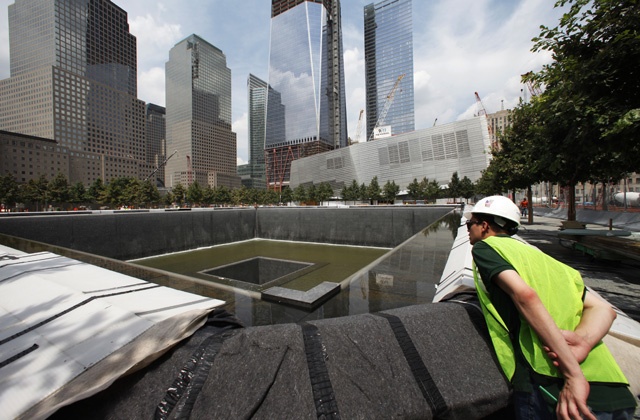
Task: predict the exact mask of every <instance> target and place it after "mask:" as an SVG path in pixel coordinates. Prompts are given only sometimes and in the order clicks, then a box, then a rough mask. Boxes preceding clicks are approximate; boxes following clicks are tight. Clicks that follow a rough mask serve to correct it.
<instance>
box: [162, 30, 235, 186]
mask: <svg viewBox="0 0 640 420" xmlns="http://www.w3.org/2000/svg"><path fill="white" fill-rule="evenodd" d="M165 68H166V79H165V83H166V96H167V103H166V105H167V106H166V124H167V150H171V151H172V153H173V151H175V150H177V151H178V153H177V155H176V156H174V157H173V158H171V159H170V160H169V161H168V162H167V166H166V170H165V185H166V186H167V187H174V186H176V185H177V184H178V183H180V184H182V185H183V186H185V187H187V186H189V185H191V184H192V183H193V182H194V181H198V184H200V185H201V186H205V185H211V186H212V187H215V186H219V185H224V186H227V187H230V188H231V187H239V186H240V178H239V177H238V176H237V171H236V133H234V132H232V131H231V124H232V121H231V70H230V69H229V68H228V67H227V58H226V56H225V55H224V53H223V52H222V51H220V50H219V49H218V48H216V47H214V46H213V45H211V44H210V43H208V42H207V41H205V40H204V39H202V38H200V37H199V36H197V35H190V36H188V37H187V38H185V39H183V40H182V41H180V42H178V43H177V44H176V45H175V46H174V47H173V48H172V49H171V51H169V61H168V62H167V63H166V66H165Z"/></svg>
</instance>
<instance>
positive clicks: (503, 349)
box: [474, 236, 627, 384]
mask: <svg viewBox="0 0 640 420" xmlns="http://www.w3.org/2000/svg"><path fill="white" fill-rule="evenodd" d="M484 242H485V243H486V244H488V245H489V246H491V247H492V248H493V249H494V250H495V251H496V252H497V253H498V254H499V255H500V256H501V257H502V258H504V259H505V261H507V262H508V263H509V264H511V265H512V266H513V267H514V269H515V270H516V271H517V272H518V274H519V275H520V277H522V279H523V280H524V281H525V282H526V283H527V284H528V285H529V286H531V287H532V288H533V289H534V290H536V292H537V294H538V296H539V297H540V300H541V301H542V303H543V304H544V306H545V308H546V309H547V310H548V311H549V313H550V314H551V316H552V318H553V319H554V320H555V322H556V325H557V326H558V327H559V328H560V329H563V330H569V331H574V330H575V328H576V327H577V325H578V323H579V322H580V318H581V316H582V308H583V302H582V295H583V292H584V283H583V281H582V277H581V276H580V273H579V272H578V271H576V270H574V269H573V268H571V267H569V266H567V265H565V264H563V263H561V262H559V261H557V260H555V259H553V258H551V257H550V256H548V255H546V254H544V253H543V252H541V251H540V250H538V249H537V248H534V247H532V246H531V245H528V244H526V243H523V242H520V241H518V240H516V239H514V238H510V237H504V236H491V237H489V238H486V239H484ZM474 281H475V284H476V289H477V291H478V297H479V300H480V303H481V306H482V309H483V314H484V317H485V320H486V322H487V327H488V329H489V334H490V336H491V340H492V342H493V346H494V348H495V351H496V355H497V357H498V360H499V362H500V366H501V367H502V370H503V371H504V373H505V375H506V376H507V377H508V378H509V379H511V378H513V375H514V373H515V352H514V350H513V346H512V341H511V338H510V335H509V331H508V329H507V326H506V324H505V323H504V321H503V320H502V318H501V317H500V315H499V314H498V311H497V310H496V308H495V307H494V306H493V304H492V303H491V300H490V298H489V295H488V292H487V290H486V289H485V288H484V284H483V283H482V280H481V279H480V278H479V275H478V270H477V268H476V266H475V263H474ZM520 319H521V321H522V322H521V327H520V334H519V337H518V342H519V345H520V348H521V350H522V354H523V356H524V357H525V359H526V360H527V361H528V362H529V365H531V367H532V368H533V369H534V370H535V371H536V372H537V373H539V374H541V375H546V376H554V377H559V378H561V377H562V374H561V373H560V372H559V371H558V369H557V368H556V367H555V366H553V363H552V362H551V360H550V359H549V358H548V357H547V354H546V352H545V351H544V349H543V348H542V343H541V341H540V339H539V338H538V336H537V334H535V332H534V331H533V329H532V328H531V327H530V326H529V324H528V323H527V322H526V321H524V319H523V318H522V317H521V318H520ZM580 367H581V369H582V372H583V373H584V375H585V377H586V378H587V380H588V381H590V382H609V383H624V384H626V383H627V380H626V378H625V377H624V374H623V373H622V371H621V370H620V367H619V366H618V364H617V363H616V361H615V360H614V358H613V356H612V355H611V353H610V352H609V349H608V348H607V347H606V345H605V344H604V343H603V342H602V341H600V343H598V344H597V345H596V346H595V347H594V348H593V349H592V350H591V352H590V353H589V355H588V356H587V358H586V359H585V360H584V361H583V362H582V363H581V364H580Z"/></svg>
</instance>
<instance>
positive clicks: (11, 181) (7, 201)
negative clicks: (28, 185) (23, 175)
mask: <svg viewBox="0 0 640 420" xmlns="http://www.w3.org/2000/svg"><path fill="white" fill-rule="evenodd" d="M19 200H20V188H19V187H18V182H17V181H16V179H15V178H14V176H13V175H11V174H9V173H7V174H6V175H2V176H0V205H2V206H3V207H5V208H8V209H11V208H13V207H14V206H15V205H16V203H17V202H18V201H19Z"/></svg>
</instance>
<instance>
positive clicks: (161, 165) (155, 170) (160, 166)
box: [144, 150, 178, 181]
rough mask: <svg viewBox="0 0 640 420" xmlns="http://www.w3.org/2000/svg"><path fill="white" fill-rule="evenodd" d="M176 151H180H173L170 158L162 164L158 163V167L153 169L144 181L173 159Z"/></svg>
mask: <svg viewBox="0 0 640 420" xmlns="http://www.w3.org/2000/svg"><path fill="white" fill-rule="evenodd" d="M176 153H178V151H177V150H176V151H174V152H173V153H171V156H169V157H168V158H166V159H165V160H164V161H163V162H162V163H161V164H160V165H158V167H157V168H156V169H154V170H153V172H151V173H150V174H149V176H147V177H146V178H145V179H144V181H147V180H148V179H149V178H151V177H152V176H153V175H154V174H155V173H156V172H158V170H159V169H160V168H162V167H163V166H164V165H166V164H167V162H169V159H171V158H172V157H173V155H175V154H176Z"/></svg>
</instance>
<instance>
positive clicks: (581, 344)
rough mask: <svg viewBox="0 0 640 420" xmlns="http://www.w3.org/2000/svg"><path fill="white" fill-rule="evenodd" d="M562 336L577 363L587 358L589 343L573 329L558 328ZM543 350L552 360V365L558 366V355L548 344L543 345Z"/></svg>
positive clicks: (589, 349)
mask: <svg viewBox="0 0 640 420" xmlns="http://www.w3.org/2000/svg"><path fill="white" fill-rule="evenodd" d="M560 332H561V333H562V336H563V337H564V339H565V341H566V342H567V344H568V345H569V348H570V349H571V352H572V353H573V356H574V357H575V358H576V360H577V361H578V363H582V362H583V361H584V359H586V358H587V356H588V355H589V352H590V351H591V347H590V346H589V343H588V342H587V341H586V340H585V339H584V337H582V336H581V335H579V334H576V333H575V332H573V331H566V330H560ZM543 348H544V351H546V352H547V356H549V358H550V359H551V360H552V361H553V365H554V366H556V367H558V366H559V363H558V355H557V354H556V353H555V352H554V351H553V350H552V349H550V348H549V347H548V346H543Z"/></svg>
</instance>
